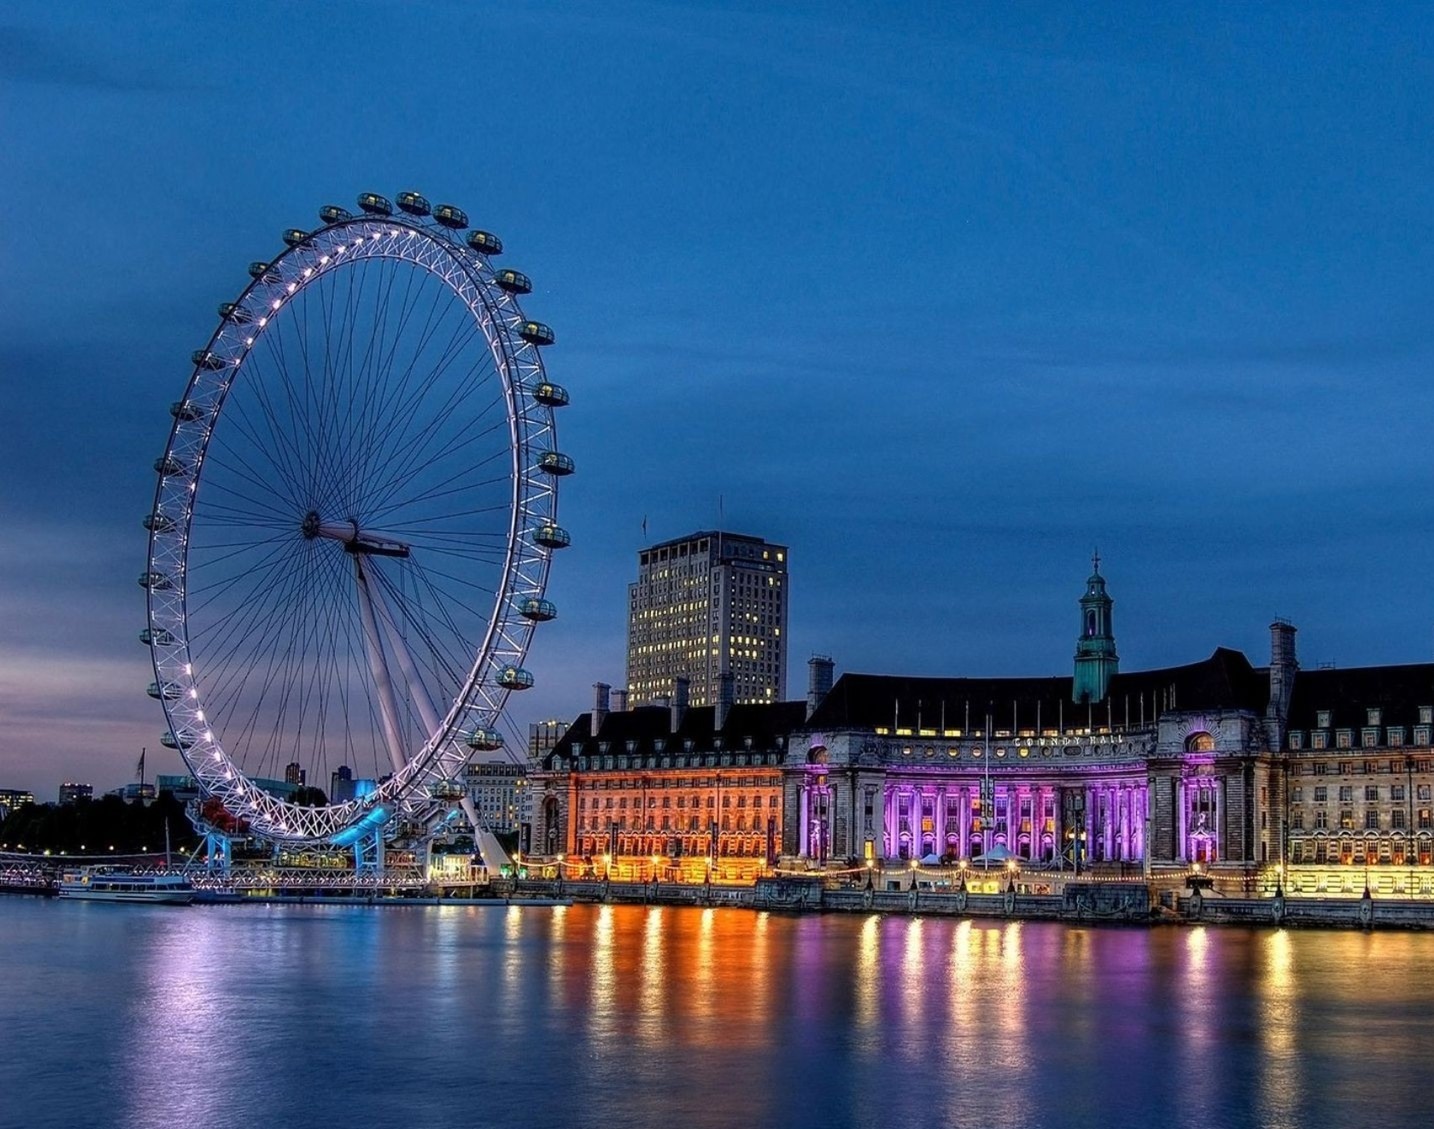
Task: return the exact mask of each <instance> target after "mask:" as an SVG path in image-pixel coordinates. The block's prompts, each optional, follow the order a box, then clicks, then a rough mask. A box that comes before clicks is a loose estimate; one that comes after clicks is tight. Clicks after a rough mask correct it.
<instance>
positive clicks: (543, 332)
mask: <svg viewBox="0 0 1434 1129" xmlns="http://www.w3.org/2000/svg"><path fill="white" fill-rule="evenodd" d="M518 336H519V337H521V338H522V339H523V340H524V341H526V342H527V343H528V344H529V345H551V344H552V343H553V342H554V341H556V340H557V338H555V337H554V336H553V331H552V330H551V329H549V328H548V327H547V326H546V325H544V324H543V323H542V322H540V321H525V322H524V323H523V324H522V325H520V326H519V327H518Z"/></svg>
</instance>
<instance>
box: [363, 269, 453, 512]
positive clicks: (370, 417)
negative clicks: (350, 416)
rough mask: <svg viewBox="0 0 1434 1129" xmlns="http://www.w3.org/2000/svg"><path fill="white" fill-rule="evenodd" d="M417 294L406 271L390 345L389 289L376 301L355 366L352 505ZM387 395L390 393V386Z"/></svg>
mask: <svg viewBox="0 0 1434 1129" xmlns="http://www.w3.org/2000/svg"><path fill="white" fill-rule="evenodd" d="M420 294H422V285H420V284H419V277H417V274H410V275H409V278H407V283H406V285H404V293H403V298H402V303H400V310H399V314H397V326H396V327H394V330H393V346H391V347H389V346H387V344H386V341H387V336H389V297H390V296H391V290H390V293H389V294H387V296H386V297H384V301H383V303H380V306H379V307H377V310H376V311H374V317H373V330H371V334H370V339H369V347H367V350H366V351H364V359H363V364H361V366H360V369H359V383H360V393H359V396H357V397H356V399H357V400H359V405H360V409H361V410H360V412H359V416H357V419H356V420H354V422H353V426H351V427H350V430H348V436H350V446H348V449H350V453H351V455H353V456H354V460H353V463H351V478H353V481H354V482H356V483H357V485H356V498H354V502H356V505H357V501H359V498H361V483H363V481H364V478H366V475H367V473H369V468H370V466H371V463H373V458H374V446H373V442H371V429H373V427H374V426H377V423H379V420H380V419H381V413H383V410H384V399H386V395H384V384H383V383H381V382H383V380H384V379H386V377H390V373H391V353H393V350H394V349H397V346H399V343H400V341H402V340H403V339H404V333H406V331H407V326H409V320H410V318H412V316H413V313H414V311H416V310H417V307H419V296H420ZM427 317H429V320H430V321H432V318H433V307H432V306H430V307H429V314H427ZM419 347H422V340H420V341H419ZM389 384H391V379H389ZM389 395H391V387H390V392H389Z"/></svg>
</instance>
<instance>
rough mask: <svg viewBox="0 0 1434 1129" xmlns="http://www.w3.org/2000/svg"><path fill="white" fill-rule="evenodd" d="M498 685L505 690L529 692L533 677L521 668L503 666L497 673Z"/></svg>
mask: <svg viewBox="0 0 1434 1129" xmlns="http://www.w3.org/2000/svg"><path fill="white" fill-rule="evenodd" d="M498 685H499V686H501V687H503V689H505V690H531V689H532V687H533V676H532V675H531V674H529V673H528V672H527V671H526V670H524V669H523V668H522V667H521V666H512V665H511V664H510V665H508V666H505V667H504V668H503V669H502V670H500V671H499V672H498Z"/></svg>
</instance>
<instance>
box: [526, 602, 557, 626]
mask: <svg viewBox="0 0 1434 1129" xmlns="http://www.w3.org/2000/svg"><path fill="white" fill-rule="evenodd" d="M518 614H519V615H521V616H522V617H523V618H524V619H531V620H532V621H533V622H534V623H547V622H548V620H550V619H557V618H558V606H557V605H556V604H554V603H553V602H552V601H551V600H540V599H538V597H537V596H529V597H528V598H527V599H526V600H524V601H523V602H522V603H521V604H519V605H518Z"/></svg>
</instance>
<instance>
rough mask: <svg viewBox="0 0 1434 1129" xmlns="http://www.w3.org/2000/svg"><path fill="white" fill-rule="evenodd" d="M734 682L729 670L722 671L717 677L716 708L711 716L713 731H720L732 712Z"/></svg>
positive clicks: (734, 679)
mask: <svg viewBox="0 0 1434 1129" xmlns="http://www.w3.org/2000/svg"><path fill="white" fill-rule="evenodd" d="M736 681H737V680H736V678H735V677H734V676H733V674H732V672H731V671H730V670H724V671H723V672H722V673H721V674H719V675H718V676H717V706H716V709H715V711H714V712H713V714H712V728H713V729H715V730H719V731H720V730H721V729H723V728H725V727H726V725H727V715H728V714H729V713H731V712H732V698H733V697H734V696H735V686H736Z"/></svg>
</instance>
